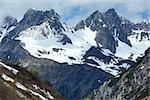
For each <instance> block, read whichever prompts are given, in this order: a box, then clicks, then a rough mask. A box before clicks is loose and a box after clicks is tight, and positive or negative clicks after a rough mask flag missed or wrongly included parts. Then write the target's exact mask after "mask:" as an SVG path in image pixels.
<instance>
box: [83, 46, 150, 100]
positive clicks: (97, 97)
mask: <svg viewBox="0 0 150 100" xmlns="http://www.w3.org/2000/svg"><path fill="white" fill-rule="evenodd" d="M149 66H150V48H149V49H148V50H147V51H146V52H145V56H144V57H142V58H139V59H138V62H137V63H136V64H135V65H134V66H132V67H131V68H129V69H128V70H127V71H126V72H125V73H123V74H122V75H121V76H120V77H118V78H113V79H110V80H109V81H107V82H105V83H104V84H103V85H102V86H101V87H100V89H98V90H95V91H94V92H93V93H91V94H90V95H88V96H87V98H86V99H85V100H143V99H144V100H148V99H150V94H149V89H150V87H149V79H150V73H149V71H150V67H149Z"/></svg>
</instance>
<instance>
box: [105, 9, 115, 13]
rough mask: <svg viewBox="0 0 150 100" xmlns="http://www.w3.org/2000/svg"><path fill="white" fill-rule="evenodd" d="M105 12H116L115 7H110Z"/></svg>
mask: <svg viewBox="0 0 150 100" xmlns="http://www.w3.org/2000/svg"><path fill="white" fill-rule="evenodd" d="M106 13H116V11H115V9H114V8H111V9H109V10H107V12H106Z"/></svg>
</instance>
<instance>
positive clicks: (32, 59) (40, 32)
mask: <svg viewBox="0 0 150 100" xmlns="http://www.w3.org/2000/svg"><path fill="white" fill-rule="evenodd" d="M66 29H67V27H66V25H65V24H63V22H62V21H61V19H60V17H59V15H58V14H57V13H56V12H54V10H50V11H44V12H43V11H36V10H33V9H30V10H28V11H27V12H26V14H25V15H24V18H23V19H22V20H21V21H20V22H18V23H17V25H16V27H15V28H14V29H13V30H12V31H10V32H9V33H8V34H7V35H6V36H5V37H4V38H3V39H2V42H1V43H0V59H1V60H2V61H7V62H10V63H15V64H19V65H21V66H24V67H26V68H27V69H28V70H32V69H35V68H36V69H37V70H38V71H39V72H40V78H41V79H43V80H48V81H49V82H50V83H52V85H53V86H54V87H55V88H56V89H57V90H58V91H59V92H60V93H61V94H62V95H63V96H64V97H66V98H68V99H75V98H80V97H82V96H84V95H86V94H87V93H89V92H90V91H92V90H93V89H96V88H97V87H99V86H100V85H101V84H102V83H103V82H104V81H106V80H107V79H108V78H109V77H111V76H112V75H111V74H109V73H107V72H105V71H103V70H101V69H97V68H93V67H92V66H90V65H87V64H84V63H77V64H76V63H75V64H72V62H79V61H81V57H82V55H83V54H84V52H86V51H84V49H89V48H90V45H89V43H86V42H85V41H83V39H82V38H79V39H80V40H81V41H83V43H82V42H81V44H78V43H74V42H78V41H76V38H74V39H75V40H74V42H72V43H71V42H66V43H64V41H60V40H65V41H66V39H67V37H69V36H70V37H72V40H71V39H70V40H71V41H73V37H75V36H76V35H75V36H74V34H72V32H71V33H70V34H71V35H69V36H67V35H66V34H64V33H65V32H67V30H66ZM68 30H72V29H68ZM68 33H69V32H68ZM85 34H86V33H85ZM78 35H79V36H80V35H81V34H80V33H78ZM78 35H77V36H78ZM64 36H66V37H64ZM67 40H69V39H67ZM27 42H28V43H27ZM73 43H74V45H75V46H74V45H73ZM76 45H77V46H76ZM80 45H81V46H80ZM82 46H85V47H82ZM73 48H74V49H73ZM73 50H75V51H73ZM78 53H79V54H78ZM72 55H76V56H77V57H79V58H80V59H79V60H78V59H77V60H74V59H75V57H72ZM67 60H68V61H70V63H71V64H68V63H65V62H66V61H67ZM98 80H101V82H99V81H98ZM85 87H86V88H85Z"/></svg>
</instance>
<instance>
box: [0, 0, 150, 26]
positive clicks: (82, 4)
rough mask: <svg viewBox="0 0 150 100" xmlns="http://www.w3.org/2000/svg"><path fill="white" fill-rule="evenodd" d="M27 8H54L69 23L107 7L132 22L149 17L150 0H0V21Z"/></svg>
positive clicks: (17, 14)
mask: <svg viewBox="0 0 150 100" xmlns="http://www.w3.org/2000/svg"><path fill="white" fill-rule="evenodd" d="M29 8H34V9H38V10H50V9H54V10H55V11H56V12H57V13H59V15H60V16H61V17H62V19H63V20H64V21H65V22H67V24H70V25H74V24H76V23H78V22H79V21H80V20H81V19H85V18H86V17H87V16H89V15H90V14H92V13H93V12H94V11H96V10H99V11H100V12H105V11H107V10H108V9H109V8H115V9H116V11H117V12H118V14H119V15H121V16H123V17H126V18H128V19H130V20H131V21H133V22H140V21H141V20H143V19H150V0H0V21H2V18H3V17H4V16H6V15H12V16H14V17H17V18H18V19H21V18H22V17H23V15H24V13H25V12H26V11H27V9H29Z"/></svg>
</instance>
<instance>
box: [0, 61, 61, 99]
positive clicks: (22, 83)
mask: <svg viewBox="0 0 150 100" xmlns="http://www.w3.org/2000/svg"><path fill="white" fill-rule="evenodd" d="M51 99H61V100H63V99H64V98H63V97H62V96H60V94H59V93H58V92H57V91H56V90H55V89H54V88H53V87H52V86H51V85H50V84H49V83H47V82H46V81H45V82H44V81H40V80H39V79H38V72H36V71H33V72H32V73H31V72H28V71H27V70H26V69H25V68H21V67H19V66H16V65H11V67H10V66H8V65H5V64H4V63H2V62H0V100H51Z"/></svg>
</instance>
